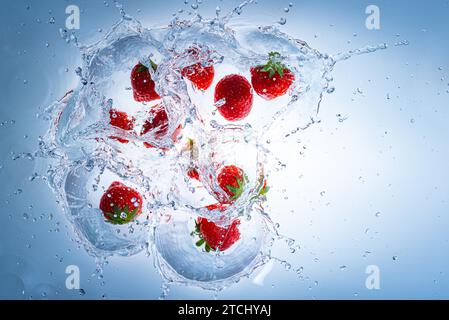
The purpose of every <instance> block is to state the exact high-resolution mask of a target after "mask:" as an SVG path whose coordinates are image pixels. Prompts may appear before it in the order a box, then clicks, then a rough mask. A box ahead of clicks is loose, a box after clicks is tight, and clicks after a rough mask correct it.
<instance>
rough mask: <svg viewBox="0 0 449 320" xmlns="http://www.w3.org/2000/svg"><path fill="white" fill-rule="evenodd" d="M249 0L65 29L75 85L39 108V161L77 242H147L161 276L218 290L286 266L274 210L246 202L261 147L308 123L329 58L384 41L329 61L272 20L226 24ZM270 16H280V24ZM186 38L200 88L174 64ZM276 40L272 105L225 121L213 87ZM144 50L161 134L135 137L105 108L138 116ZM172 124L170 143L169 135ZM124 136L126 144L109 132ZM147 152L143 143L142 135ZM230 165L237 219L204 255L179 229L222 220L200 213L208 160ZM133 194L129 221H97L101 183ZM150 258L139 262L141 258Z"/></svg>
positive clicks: (125, 250)
mask: <svg viewBox="0 0 449 320" xmlns="http://www.w3.org/2000/svg"><path fill="white" fill-rule="evenodd" d="M252 2H253V1H247V2H244V3H242V5H240V6H238V7H237V8H235V9H234V10H233V11H232V12H230V13H227V14H222V13H221V11H220V10H219V9H218V8H217V16H216V17H214V18H211V19H206V18H203V17H201V16H200V15H199V14H198V12H197V11H196V9H197V8H194V7H192V8H193V9H194V11H192V12H188V11H183V12H181V13H179V14H178V15H176V16H175V17H174V19H173V20H172V21H171V22H170V23H169V24H168V25H166V26H160V27H156V28H151V29H149V28H145V27H144V26H142V25H141V24H140V23H139V22H138V21H137V20H135V19H133V18H132V17H130V16H128V15H127V14H126V13H125V12H124V11H123V10H122V19H121V20H120V21H119V22H118V23H117V24H116V25H114V26H113V28H112V29H111V30H110V31H109V33H107V35H106V36H105V37H104V38H103V39H102V40H101V41H99V42H97V43H95V44H92V45H83V44H80V43H79V42H78V41H77V40H76V38H73V36H71V35H69V34H68V33H67V32H65V31H64V30H63V31H62V32H61V35H62V36H63V38H64V39H65V40H66V41H68V42H72V43H74V44H75V45H76V46H77V47H78V48H79V49H80V54H81V55H82V57H83V65H82V66H81V67H80V68H79V69H78V70H77V73H78V75H79V77H80V81H79V85H78V87H76V88H74V89H73V90H71V91H69V92H68V93H67V94H66V96H65V97H63V98H62V99H61V100H59V101H57V102H55V103H54V104H52V105H51V106H49V107H48V108H47V109H46V110H45V111H44V112H43V113H42V114H41V117H42V118H44V119H48V121H49V130H48V132H47V134H46V135H45V136H44V137H43V138H42V140H41V141H40V152H39V156H40V157H39V158H40V161H42V166H45V167H49V168H50V169H49V170H48V171H47V172H48V174H47V177H46V178H47V180H48V182H49V185H50V187H51V188H52V190H53V191H54V192H55V194H56V195H57V196H58V199H59V202H60V203H61V205H62V209H63V210H64V212H65V214H66V215H67V217H68V218H69V220H70V221H71V222H72V224H73V228H74V229H75V231H76V233H77V234H78V236H79V238H80V239H81V241H82V243H83V244H84V247H85V249H86V250H87V251H88V252H89V253H90V254H91V255H92V256H94V257H96V258H98V259H99V260H101V261H103V260H104V259H107V258H108V257H110V256H113V255H121V256H130V255H134V254H136V253H139V252H141V251H143V250H147V251H148V253H149V255H150V256H151V257H152V259H153V260H154V265H155V267H156V268H158V270H159V271H160V273H161V274H162V276H163V277H164V279H166V280H167V282H168V283H182V284H187V285H193V286H199V287H202V288H205V289H214V290H219V289H222V288H224V287H226V286H229V285H231V284H232V283H234V282H238V281H239V279H240V278H241V277H243V276H247V275H249V274H251V272H252V271H254V270H255V269H256V268H258V267H260V266H262V265H264V264H266V263H267V262H268V261H270V260H274V261H278V262H280V263H281V264H283V265H284V266H285V267H286V268H289V264H288V262H287V261H282V260H279V259H276V257H273V256H272V255H271V248H272V246H273V244H274V243H275V242H279V241H280V242H282V243H284V244H286V245H287V246H288V247H289V248H290V251H291V252H295V251H296V250H299V247H297V245H296V244H295V241H294V240H293V239H287V238H285V237H283V236H282V235H279V234H278V232H277V224H276V222H275V218H274V217H272V216H271V215H270V212H269V211H268V210H266V209H265V201H266V200H267V199H266V198H258V199H254V196H255V195H256V194H257V193H258V190H259V189H260V186H261V185H262V184H263V182H264V181H265V180H266V181H268V184H270V173H271V172H272V171H273V170H278V167H279V161H278V160H277V157H276V154H274V153H273V152H272V151H270V149H271V148H270V145H271V144H274V143H276V142H278V141H282V140H284V139H286V138H288V137H289V136H290V135H292V134H295V133H297V132H299V131H301V130H304V129H306V128H308V127H309V126H310V125H311V124H313V123H315V122H316V121H318V117H317V116H318V113H319V109H320V104H321V100H322V99H323V95H324V94H327V93H332V92H333V87H332V85H331V82H332V75H331V73H332V69H333V67H334V65H335V63H336V62H337V61H343V60H346V59H348V58H349V57H351V56H353V55H358V54H362V53H369V52H374V51H377V50H380V49H386V47H387V46H386V45H384V44H383V45H379V46H376V47H366V48H363V49H360V50H356V51H353V52H348V53H345V54H340V55H338V56H336V57H335V58H333V57H331V56H329V55H327V54H323V53H320V52H319V51H317V50H315V49H313V48H310V47H309V46H308V45H307V43H305V42H303V41H301V40H298V39H293V38H291V37H289V36H288V35H287V34H284V33H282V32H281V31H280V30H279V29H278V28H277V27H276V26H267V27H258V26H253V25H246V24H241V23H234V16H235V15H240V14H241V13H242V10H243V9H244V8H245V7H246V6H247V5H248V4H251V3H252ZM279 23H280V24H284V23H285V22H284V23H281V22H279ZM192 45H195V46H197V47H199V48H201V52H203V53H204V54H203V55H201V56H200V57H199V59H200V62H202V63H203V64H208V63H213V65H214V67H215V80H214V83H213V85H212V86H211V88H210V89H209V90H207V91H206V92H202V91H197V90H195V89H194V88H193V87H192V86H191V84H190V83H189V82H186V81H185V80H184V79H183V78H182V77H181V75H180V72H179V70H180V69H182V68H183V67H184V66H188V65H191V64H192V62H197V61H192V58H191V57H188V56H186V55H185V54H183V53H184V52H186V50H187V49H188V48H190V47H191V46H192ZM273 48H276V50H277V51H279V52H281V54H282V56H283V58H284V60H285V63H286V64H287V65H288V66H289V67H290V68H291V70H292V71H293V72H294V74H295V78H296V81H295V83H294V84H293V86H292V88H291V89H290V90H289V92H288V94H287V95H285V96H284V97H282V98H279V99H277V100H275V101H274V102H273V101H272V102H267V101H265V100H263V99H261V98H260V97H258V96H257V95H254V99H255V100H254V106H253V109H252V112H251V114H250V115H249V116H248V117H247V118H245V119H244V121H241V122H237V123H228V122H226V121H225V120H224V119H223V118H222V117H221V116H220V114H219V113H218V112H217V108H219V105H218V106H217V105H216V106H214V105H213V91H214V90H213V88H214V87H215V85H216V83H217V82H218V81H219V80H220V79H221V78H222V77H223V76H225V75H227V74H231V73H238V74H241V75H243V76H245V77H246V78H247V79H249V78H250V74H249V70H250V67H251V66H254V65H258V64H262V63H264V62H265V61H266V56H267V53H268V52H270V51H272V50H273ZM148 58H151V59H152V60H154V61H155V62H156V63H157V64H158V69H157V72H154V73H152V77H153V79H154V80H155V83H156V91H157V92H158V93H159V94H160V96H161V97H162V101H163V103H164V105H165V107H166V110H167V113H168V118H169V129H168V132H169V133H168V134H167V136H166V138H164V139H158V138H156V137H155V132H149V133H148V134H146V135H145V136H139V135H135V134H131V133H128V132H125V131H123V130H119V129H114V128H111V126H110V125H109V110H110V109H111V108H116V109H120V110H123V111H126V112H127V113H128V114H130V115H132V116H134V117H135V118H136V119H140V122H139V120H138V123H137V127H139V125H140V126H141V125H142V124H143V121H144V120H146V117H145V110H146V109H148V107H149V106H150V105H152V104H153V103H150V104H141V103H137V102H135V101H134V99H133V96H132V90H131V88H130V87H131V84H130V80H129V75H130V72H131V69H132V68H133V66H134V65H135V64H136V63H137V62H138V61H148ZM180 126H182V127H183V130H182V135H181V136H179V137H178V138H177V139H176V140H175V141H174V140H173V139H172V136H173V134H174V133H175V131H176V130H177V129H178V128H179V127H180ZM111 135H114V136H119V137H122V138H126V139H127V140H129V141H130V143H128V144H121V143H119V142H117V141H116V140H112V139H109V137H110V136H111ZM188 138H190V139H193V140H194V141H195V142H196V145H197V146H199V147H198V149H197V151H196V152H197V153H198V157H197V158H196V159H195V162H196V163H195V165H196V166H197V167H198V168H199V172H200V175H201V177H202V178H201V180H202V181H201V184H199V183H196V182H194V181H192V180H191V179H188V178H187V175H186V172H187V170H188V168H189V166H190V165H191V161H192V159H191V156H190V154H189V153H188V152H185V148H184V146H185V144H186V141H187V139H188ZM144 142H147V143H150V144H152V145H154V146H156V148H152V149H148V148H145V147H144V146H143V143H144ZM228 164H235V165H237V166H239V167H240V168H242V169H243V170H244V171H245V173H246V174H247V175H248V178H249V183H248V184H247V187H246V188H245V191H244V193H243V195H242V196H241V197H240V198H239V199H238V200H237V201H236V202H235V203H234V204H233V205H231V206H230V207H229V208H227V209H226V210H225V211H224V212H223V214H224V215H225V217H227V218H228V219H227V220H226V219H225V220H226V221H227V222H229V220H231V219H233V218H239V219H240V220H241V226H240V232H241V235H242V236H241V239H240V240H239V241H238V243H236V244H235V245H234V246H233V247H232V248H231V249H230V250H227V251H225V252H222V253H219V252H217V253H213V254H210V253H206V252H203V251H201V250H200V249H198V248H197V247H196V246H195V239H194V238H193V237H192V236H191V235H190V232H191V231H192V230H193V228H194V221H195V219H196V218H197V217H198V216H203V217H207V218H208V219H210V220H213V221H216V222H217V223H224V224H226V221H224V222H223V219H220V220H219V218H220V217H221V215H222V214H221V213H220V212H216V211H208V210H206V209H204V207H205V206H206V205H209V204H213V203H215V202H216V200H215V199H214V197H213V196H211V194H214V193H223V191H222V190H221V189H220V187H219V186H218V183H217V179H216V172H217V168H220V167H222V166H224V165H228ZM115 180H119V181H122V182H124V183H125V184H127V185H129V186H131V187H133V188H135V189H136V190H138V191H139V192H140V193H141V194H142V195H143V198H144V202H145V207H144V211H143V213H142V215H141V216H140V217H139V218H138V219H137V220H136V221H135V222H133V223H131V224H128V225H125V226H119V227H118V226H114V225H111V224H107V223H105V222H104V219H103V216H102V214H101V212H100V210H99V209H98V204H99V200H100V198H101V196H102V194H103V193H104V192H105V190H106V189H107V188H108V186H109V185H110V183H111V182H112V181H115ZM149 266H150V262H149Z"/></svg>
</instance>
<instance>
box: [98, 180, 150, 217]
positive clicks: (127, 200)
mask: <svg viewBox="0 0 449 320" xmlns="http://www.w3.org/2000/svg"><path fill="white" fill-rule="evenodd" d="M100 210H101V211H102V212H103V215H104V217H105V219H106V221H107V222H110V223H112V224H126V223H128V222H130V221H133V220H134V219H135V218H136V217H137V216H138V215H139V214H140V213H141V212H142V196H141V195H140V193H139V192H137V191H136V190H134V189H131V188H129V187H127V186H125V185H124V184H123V183H121V182H117V181H116V182H113V183H112V184H111V185H110V186H109V188H108V190H107V191H106V192H105V193H104V194H103V196H102V197H101V200H100Z"/></svg>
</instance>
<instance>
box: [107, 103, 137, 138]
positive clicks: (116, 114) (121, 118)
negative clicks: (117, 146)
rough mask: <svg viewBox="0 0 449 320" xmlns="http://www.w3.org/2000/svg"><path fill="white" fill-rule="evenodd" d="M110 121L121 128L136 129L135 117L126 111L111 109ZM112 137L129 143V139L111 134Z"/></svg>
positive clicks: (112, 124)
mask: <svg viewBox="0 0 449 320" xmlns="http://www.w3.org/2000/svg"><path fill="white" fill-rule="evenodd" d="M109 119H110V120H109V123H110V124H111V126H113V127H116V128H120V129H123V130H126V131H131V130H133V129H134V122H135V121H136V119H134V117H129V116H128V115H127V114H126V112H122V111H117V110H115V109H111V110H109ZM110 138H111V139H114V140H117V141H119V142H121V143H128V142H129V141H128V140H126V139H123V138H120V137H115V136H111V137H110Z"/></svg>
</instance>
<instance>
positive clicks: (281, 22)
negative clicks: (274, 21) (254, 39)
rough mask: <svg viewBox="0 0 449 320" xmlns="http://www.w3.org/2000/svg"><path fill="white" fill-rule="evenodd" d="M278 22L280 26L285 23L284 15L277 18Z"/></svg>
mask: <svg viewBox="0 0 449 320" xmlns="http://www.w3.org/2000/svg"><path fill="white" fill-rule="evenodd" d="M278 23H279V24H280V25H281V26H283V25H285V24H286V23H287V19H285V18H284V17H282V18H280V19H279V21H278Z"/></svg>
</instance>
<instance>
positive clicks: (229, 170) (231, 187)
mask: <svg viewBox="0 0 449 320" xmlns="http://www.w3.org/2000/svg"><path fill="white" fill-rule="evenodd" d="M247 180H248V178H247V177H246V175H245V173H244V172H243V170H242V169H240V168H239V167H236V166H234V165H231V166H226V167H224V168H223V169H221V171H220V173H219V174H218V177H217V181H218V185H219V186H220V187H221V189H223V191H224V192H225V193H226V195H227V196H228V197H227V199H220V202H221V203H232V202H234V201H235V200H237V199H238V198H239V197H240V196H241V195H242V193H243V190H244V188H245V184H246V182H247ZM217 196H218V198H220V197H221V195H219V194H218V193H217Z"/></svg>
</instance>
